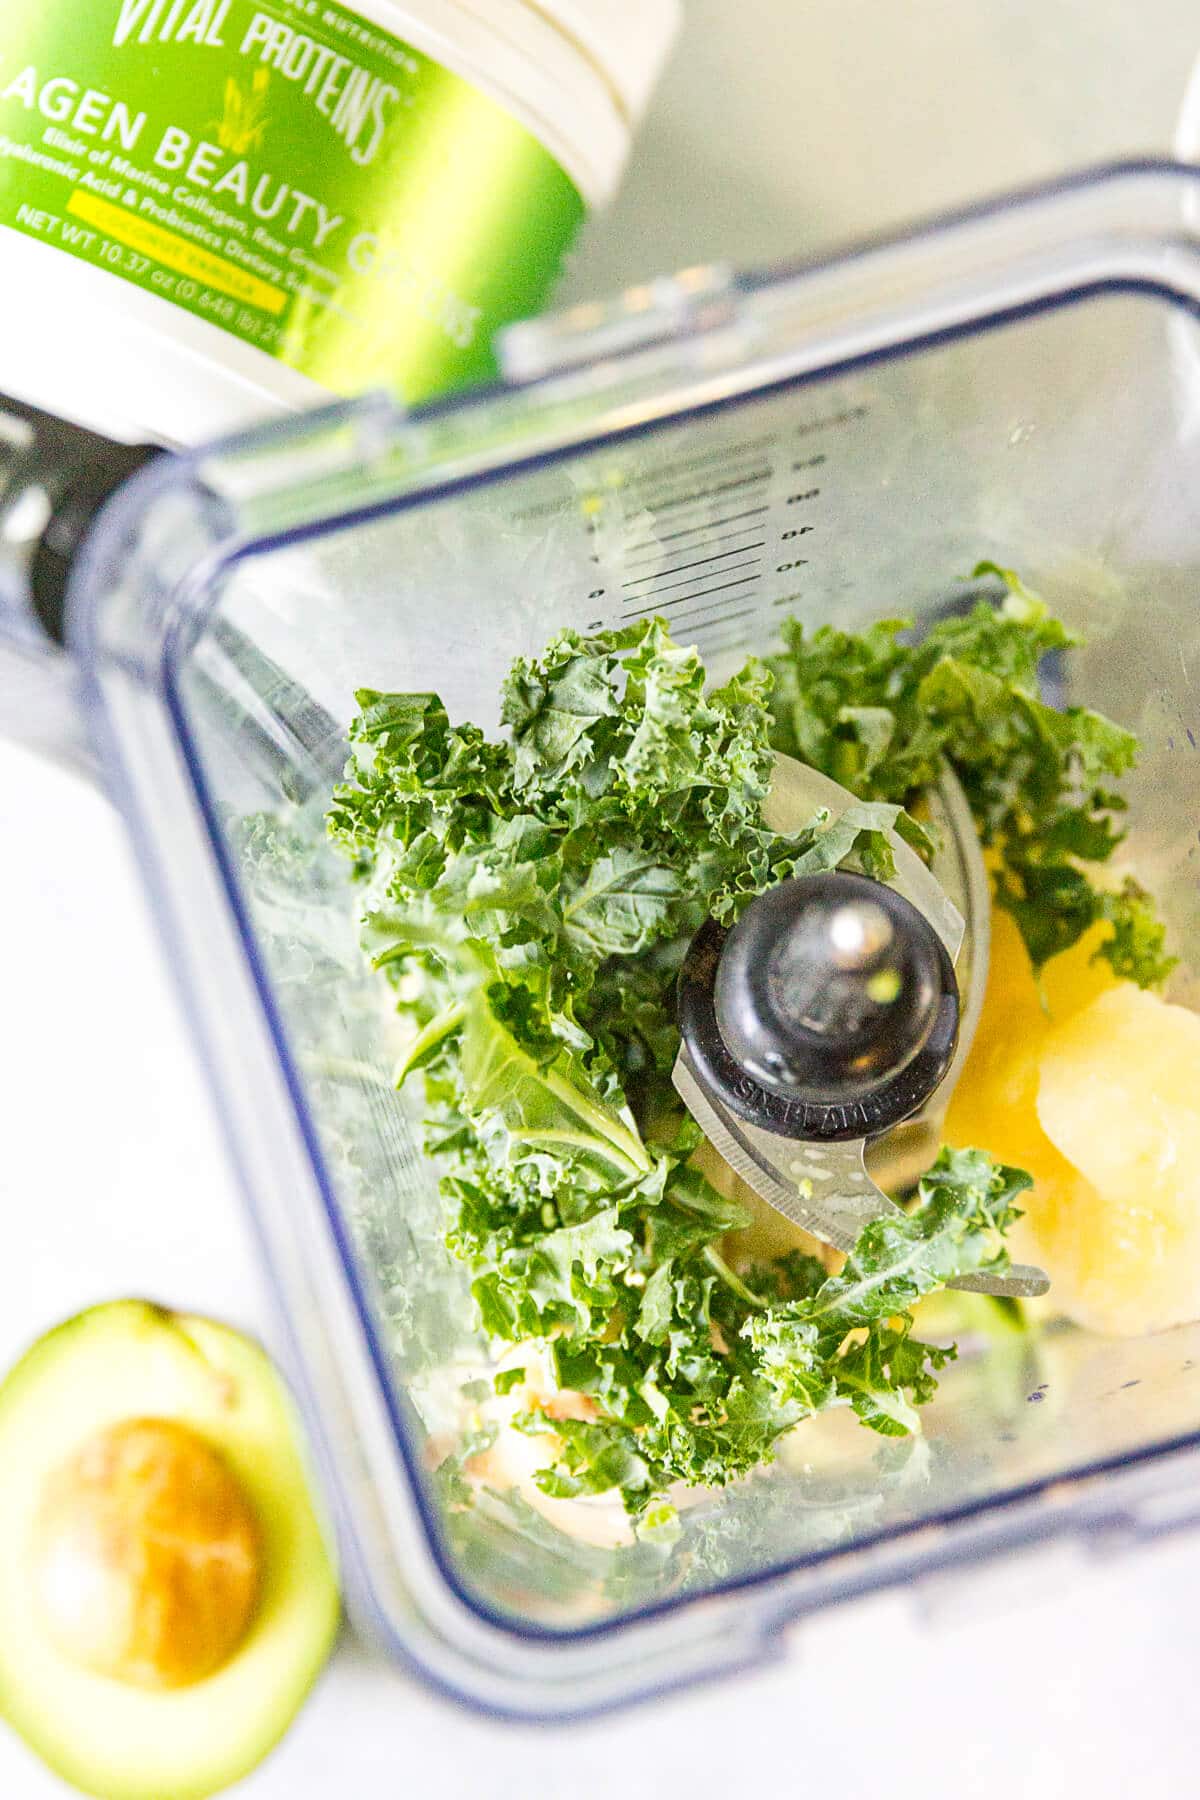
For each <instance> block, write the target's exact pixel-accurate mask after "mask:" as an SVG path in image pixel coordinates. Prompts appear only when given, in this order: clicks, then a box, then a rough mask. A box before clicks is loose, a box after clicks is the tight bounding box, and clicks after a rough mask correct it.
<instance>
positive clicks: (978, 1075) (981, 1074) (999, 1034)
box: [944, 909, 1116, 1188]
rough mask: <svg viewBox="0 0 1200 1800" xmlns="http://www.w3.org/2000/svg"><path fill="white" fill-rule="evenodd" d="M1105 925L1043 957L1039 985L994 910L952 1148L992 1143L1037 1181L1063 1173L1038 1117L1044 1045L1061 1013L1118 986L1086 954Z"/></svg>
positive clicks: (949, 1121)
mask: <svg viewBox="0 0 1200 1800" xmlns="http://www.w3.org/2000/svg"><path fill="white" fill-rule="evenodd" d="M1106 930H1107V927H1106V926H1102V925H1101V926H1096V927H1095V928H1094V929H1093V930H1091V931H1089V932H1088V933H1087V934H1086V935H1085V936H1084V937H1083V938H1081V939H1080V941H1079V943H1077V944H1075V945H1074V946H1073V947H1072V948H1071V949H1070V950H1067V951H1065V952H1064V953H1063V954H1062V955H1061V956H1056V957H1054V958H1053V960H1052V961H1051V962H1049V963H1047V965H1046V967H1045V969H1044V970H1043V971H1042V980H1041V987H1040V988H1039V986H1038V982H1037V979H1036V977H1035V976H1034V973H1033V965H1032V963H1031V962H1030V960H1029V953H1028V951H1027V950H1026V948H1025V945H1024V942H1023V940H1022V938H1021V934H1020V932H1019V931H1018V930H1017V927H1016V925H1015V923H1014V922H1013V919H1012V917H1011V915H1010V914H1008V913H1005V912H1001V911H999V909H997V911H996V912H995V913H994V914H993V917H992V950H991V958H990V961H989V964H988V979H987V988H986V990H985V994H984V1002H983V1011H982V1013H981V1015H980V1019H979V1029H978V1030H977V1032H976V1034H975V1042H974V1044H973V1045H972V1046H971V1054H970V1056H969V1057H968V1058H967V1062H966V1066H965V1068H964V1069H963V1072H962V1074H961V1076H960V1077H959V1081H958V1085H957V1087H956V1088H955V1090H954V1094H953V1096H952V1097H951V1100H950V1107H949V1110H948V1112H947V1114H946V1120H945V1125H944V1135H945V1138H946V1141H947V1143H950V1144H953V1145H954V1146H955V1147H956V1148H957V1149H960V1150H966V1149H971V1148H975V1147H977V1148H979V1149H981V1150H990V1151H991V1153H992V1155H993V1156H998V1157H999V1158H1000V1160H1001V1161H1002V1162H1007V1163H1013V1164H1015V1165H1016V1167H1017V1168H1021V1169H1028V1171H1029V1173H1030V1174H1031V1175H1032V1176H1033V1177H1034V1180H1035V1182H1037V1183H1038V1186H1039V1188H1040V1187H1041V1186H1042V1185H1051V1184H1053V1183H1054V1182H1056V1181H1062V1180H1065V1179H1066V1178H1067V1175H1068V1171H1067V1168H1066V1165H1065V1164H1064V1161H1063V1158H1062V1157H1061V1156H1060V1155H1059V1153H1058V1151H1057V1150H1056V1149H1055V1147H1054V1145H1053V1144H1052V1143H1051V1142H1050V1140H1049V1138H1048V1137H1047V1136H1046V1133H1045V1132H1044V1130H1043V1129H1042V1126H1041V1122H1040V1121H1039V1119H1038V1112H1037V1096H1038V1074H1039V1064H1040V1060H1041V1055H1042V1051H1043V1049H1044V1047H1045V1044H1046V1040H1047V1038H1048V1037H1049V1035H1050V1033H1051V1031H1052V1030H1053V1028H1054V1026H1055V1024H1056V1023H1057V1022H1058V1021H1059V1020H1062V1019H1066V1018H1069V1017H1070V1016H1071V1014H1072V1013H1073V1012H1075V1011H1077V1010H1078V1008H1079V1007H1081V1006H1085V1005H1086V1004H1087V1003H1088V1002H1089V1001H1091V1000H1093V999H1095V998H1096V996H1097V995H1098V994H1101V993H1103V992H1105V991H1106V989H1109V988H1112V987H1114V986H1115V985H1116V977H1115V976H1114V975H1113V973H1112V970H1111V969H1110V968H1109V965H1108V964H1107V963H1103V962H1100V963H1094V962H1093V961H1092V960H1091V959H1092V957H1093V956H1094V954H1095V952H1096V949H1097V946H1098V945H1099V944H1100V943H1102V942H1103V940H1104V934H1105V932H1106Z"/></svg>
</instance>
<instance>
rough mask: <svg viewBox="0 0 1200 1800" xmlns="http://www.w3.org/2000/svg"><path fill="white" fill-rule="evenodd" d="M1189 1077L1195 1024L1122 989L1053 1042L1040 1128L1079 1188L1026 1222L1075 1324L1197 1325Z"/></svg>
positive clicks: (1197, 1140)
mask: <svg viewBox="0 0 1200 1800" xmlns="http://www.w3.org/2000/svg"><path fill="white" fill-rule="evenodd" d="M1198 1077H1200V1018H1197V1017H1196V1015H1195V1014H1194V1013H1192V1012H1189V1011H1188V1010H1187V1009H1186V1008H1185V1007H1182V1006H1171V1005H1169V1004H1168V1003H1167V1002H1166V1001H1165V1000H1163V999H1161V998H1160V997H1159V996H1158V995H1157V994H1151V993H1143V992H1141V990H1140V989H1138V988H1136V987H1133V986H1132V985H1131V984H1129V983H1124V982H1123V983H1121V985H1120V986H1119V987H1117V988H1115V989H1114V990H1113V991H1112V992H1111V993H1107V994H1102V995H1101V996H1100V998H1099V999H1098V1000H1094V1001H1093V1002H1092V1004H1091V1005H1090V1006H1086V1007H1084V1008H1083V1010H1082V1011H1080V1012H1077V1013H1075V1014H1074V1015H1073V1016H1072V1017H1071V1018H1070V1019H1068V1020H1067V1021H1066V1022H1065V1023H1063V1024H1061V1025H1059V1026H1057V1027H1056V1029H1055V1030H1054V1031H1053V1032H1052V1033H1051V1034H1050V1037H1049V1039H1048V1041H1047V1043H1046V1046H1045V1049H1044V1050H1043V1053H1042V1057H1041V1080H1040V1085H1039V1088H1038V1117H1039V1119H1040V1121H1041V1124H1042V1128H1043V1130H1044V1131H1045V1132H1046V1135H1047V1137H1048V1138H1049V1139H1050V1140H1051V1142H1052V1143H1053V1144H1054V1145H1055V1146H1056V1148H1057V1149H1058V1150H1059V1151H1060V1152H1061V1153H1062V1155H1063V1156H1064V1157H1065V1158H1067V1160H1068V1162H1069V1164H1070V1165H1071V1167H1072V1168H1073V1169H1075V1170H1077V1171H1078V1172H1079V1177H1078V1179H1077V1181H1076V1184H1075V1187H1074V1190H1073V1191H1072V1192H1068V1191H1067V1190H1065V1189H1063V1190H1062V1191H1060V1192H1057V1193H1051V1194H1049V1195H1047V1197H1046V1201H1045V1203H1044V1204H1042V1205H1041V1206H1039V1207H1038V1208H1037V1209H1031V1215H1030V1216H1031V1219H1032V1220H1033V1222H1034V1230H1035V1234H1036V1236H1037V1237H1038V1239H1039V1241H1040V1242H1042V1243H1043V1244H1044V1245H1045V1254H1046V1257H1047V1259H1048V1261H1049V1263H1050V1264H1054V1263H1058V1264H1059V1267H1060V1279H1061V1280H1062V1282H1063V1284H1064V1289H1065V1290H1066V1292H1065V1294H1064V1304H1065V1305H1066V1307H1067V1310H1069V1311H1070V1312H1071V1314H1072V1316H1073V1317H1074V1318H1077V1319H1078V1320H1079V1321H1080V1323H1081V1324H1085V1325H1090V1326H1092V1327H1093V1329H1095V1330H1103V1331H1109V1332H1116V1333H1120V1334H1121V1335H1126V1334H1132V1333H1135V1332H1141V1331H1156V1330H1161V1329H1163V1328H1164V1327H1165V1326H1168V1325H1179V1324H1182V1323H1183V1322H1184V1321H1185V1320H1188V1319H1195V1318H1196V1317H1198V1316H1200V1080H1198ZM1052 1272H1053V1269H1052ZM1068 1296H1069V1298H1068Z"/></svg>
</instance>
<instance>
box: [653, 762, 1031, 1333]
mask: <svg viewBox="0 0 1200 1800" xmlns="http://www.w3.org/2000/svg"><path fill="white" fill-rule="evenodd" d="M853 804H854V796H853V795H852V794H850V793H849V792H848V791H847V790H846V789H845V788H843V787H841V786H839V784H838V783H837V782H836V781H832V780H831V779H830V778H829V776H827V775H822V774H820V773H819V772H818V771H817V770H816V769H810V768H809V767H808V766H807V765H806V764H804V763H800V762H797V761H796V760H795V759H794V758H792V757H790V756H778V757H776V759H775V768H774V772H773V775H772V780H771V791H770V793H769V794H768V796H767V799H766V801H765V802H764V804H763V820H764V822H765V823H766V824H767V825H768V826H770V828H771V829H772V830H773V831H778V832H781V833H785V834H790V833H793V832H797V831H800V830H802V829H803V827H804V826H806V825H807V824H808V823H809V821H810V820H811V819H812V817H813V814H814V813H815V812H817V811H819V810H820V809H821V808H822V807H827V808H828V809H829V811H830V812H833V813H839V812H842V811H844V810H845V808H846V807H847V806H850V805H853ZM930 811H931V814H932V821H931V822H932V823H933V825H934V828H935V830H936V832H937V835H938V839H939V846H940V847H939V852H938V855H937V856H936V857H935V859H934V867H933V869H929V868H927V867H926V865H925V864H924V863H923V862H922V861H921V858H920V857H919V856H918V855H917V854H916V852H915V851H914V850H913V849H911V848H910V846H909V845H908V844H906V843H905V842H904V841H903V839H901V838H900V837H899V836H897V834H896V833H895V832H889V833H888V834H887V837H888V842H889V844H890V845H891V849H892V853H893V856H894V857H895V861H896V877H895V881H894V883H893V884H892V885H893V886H894V887H895V888H896V889H897V890H898V892H900V893H901V894H903V895H904V897H905V899H906V900H910V901H911V902H912V904H913V905H914V906H916V907H917V908H919V910H920V911H921V912H922V913H924V914H925V916H926V918H927V919H929V921H930V923H931V924H932V925H933V928H934V930H935V931H936V932H937V934H938V936H939V937H940V938H941V940H942V942H943V943H944V944H945V946H946V949H947V951H948V952H949V954H950V957H951V960H952V961H953V962H954V963H955V965H956V972H958V974H959V983H960V989H961V991H962V993H963V996H964V998H963V1010H962V1017H961V1021H960V1025H959V1040H958V1047H957V1049H956V1051H955V1054H954V1060H953V1062H952V1063H951V1065H950V1068H949V1070H948V1071H947V1074H946V1076H945V1078H944V1079H943V1081H942V1083H941V1085H940V1086H939V1088H938V1091H937V1093H936V1094H935V1095H934V1096H933V1098H932V1099H931V1101H930V1102H929V1104H928V1105H927V1106H926V1107H925V1108H924V1110H923V1111H922V1113H920V1114H919V1115H917V1117H916V1118H914V1119H912V1120H908V1121H906V1122H905V1123H904V1124H903V1125H901V1126H899V1127H897V1129H896V1130H895V1131H894V1132H891V1133H889V1134H888V1135H887V1137H885V1138H883V1139H881V1140H879V1141H878V1142H876V1143H872V1144H871V1145H869V1146H868V1144H867V1142H866V1140H865V1139H861V1138H860V1139H857V1140H855V1141H853V1142H851V1143H841V1144H814V1143H809V1142H807V1141H801V1140H797V1139H792V1138H785V1137H781V1136H779V1135H778V1134H777V1133H775V1132H770V1131H765V1130H763V1129H762V1128H761V1127H758V1126H755V1125H751V1124H748V1123H747V1122H746V1121H745V1120H743V1119H740V1118H737V1117H736V1116H735V1115H734V1114H733V1113H731V1112H730V1111H729V1110H728V1108H726V1107H725V1106H723V1105H722V1104H721V1101H720V1099H719V1098H718V1097H717V1096H716V1095H715V1094H712V1093H710V1092H709V1090H708V1089H707V1088H706V1087H705V1085H704V1083H703V1082H702V1081H701V1079H700V1077H699V1075H698V1073H697V1071H696V1068H695V1066H694V1064H693V1063H692V1060H691V1058H690V1056H689V1055H688V1053H687V1050H686V1049H685V1048H681V1049H680V1051H679V1054H678V1056H677V1057H676V1060H675V1067H674V1070H673V1072H672V1080H673V1082H674V1085H675V1089H676V1092H677V1093H678V1094H679V1096H680V1098H681V1099H682V1101H683V1103H684V1105H685V1106H686V1107H687V1109H688V1111H689V1112H690V1113H691V1115H692V1117H693V1118H694V1119H695V1120H696V1122H697V1124H698V1125H699V1126H700V1128H701V1130H702V1131H703V1132H704V1134H705V1136H706V1137H707V1138H708V1139H709V1141H710V1143H711V1144H712V1145H713V1147H714V1149H715V1150H716V1151H717V1152H718V1154H719V1155H720V1156H721V1157H722V1158H723V1159H724V1161H725V1162H727V1163H728V1165H729V1167H730V1168H731V1169H732V1170H733V1172H734V1173H735V1174H736V1175H738V1176H739V1177H740V1178H741V1180H742V1181H744V1182H745V1183H746V1185H747V1186H748V1187H749V1188H751V1189H752V1190H753V1191H754V1192H755V1193H756V1194H757V1195H758V1196H759V1198H760V1199H761V1200H764V1201H765V1202H766V1203H767V1205H768V1206H771V1207H773V1208H774V1209H775V1211H776V1212H779V1213H782V1214H783V1216H784V1217H785V1218H787V1219H790V1220H791V1221H792V1223H793V1224H795V1225H799V1226H801V1227H802V1228H803V1229H804V1230H805V1231H808V1232H810V1233H811V1234H812V1236H814V1237H817V1238H820V1239H821V1241H822V1242H823V1243H827V1244H832V1245H833V1247H834V1248H835V1249H837V1250H842V1251H848V1250H850V1249H851V1248H852V1247H853V1245H854V1242H855V1239H856V1238H857V1237H858V1234H859V1232H860V1231H861V1230H862V1228H863V1226H864V1225H868V1224H870V1223H871V1222H872V1220H874V1219H879V1218H886V1216H887V1215H888V1214H889V1213H893V1212H898V1211H899V1210H900V1208H899V1207H898V1206H897V1205H896V1203H895V1201H893V1200H892V1199H890V1198H889V1196H888V1195H887V1193H885V1191H884V1189H883V1187H881V1186H880V1181H879V1177H882V1178H883V1179H884V1180H886V1181H887V1182H888V1185H889V1186H895V1187H896V1188H897V1190H898V1191H899V1190H901V1189H902V1188H904V1187H907V1186H910V1185H913V1184H915V1182H916V1181H917V1179H918V1178H919V1177H920V1175H922V1174H923V1173H924V1171H925V1169H926V1168H927V1167H928V1166H929V1164H930V1162H931V1161H932V1160H933V1157H934V1156H935V1155H936V1154H937V1151H938V1148H939V1146H940V1141H941V1134H940V1129H939V1127H940V1122H941V1119H942V1117H943V1115H944V1113H945V1110H946V1104H947V1102H948V1100H949V1098H950V1093H951V1091H952V1089H953V1087H954V1084H955V1082H956V1081H957V1080H958V1077H959V1075H960V1074H961V1073H962V1068H963V1064H964V1063H965V1061H966V1058H967V1055H968V1052H969V1050H970V1047H971V1041H972V1039H973V1037H974V1035H975V1028H976V1026H977V1024H978V1022H979V1014H980V1009H981V1008H982V1005H983V993H984V988H985V985H986V981H987V964H988V945H989V920H990V911H991V901H990V891H989V885H988V877H987V871H986V869H985V868H984V865H983V858H982V856H981V855H980V852H979V841H978V838H977V836H976V833H975V827H974V824H973V822H972V819H971V814H970V810H969V808H968V806H967V800H966V796H965V795H964V793H963V791H962V788H961V786H960V785H959V783H958V781H957V779H956V778H955V776H954V775H953V774H952V773H951V771H950V769H949V767H947V768H946V770H945V773H944V775H943V778H942V780H941V782H940V783H939V785H938V788H937V789H936V790H935V791H934V793H933V794H932V795H931V805H930ZM952 895H953V898H951V896H952ZM955 901H958V902H960V903H961V910H960V906H959V905H956V904H955ZM964 914H965V917H964ZM968 924H969V926H970V930H969V931H968V929H967V927H968ZM967 957H969V959H970V962H969V967H968V966H967V964H966V962H965V959H966V958H967ZM893 1146H894V1148H893ZM868 1150H869V1151H870V1157H871V1167H870V1168H868V1166H867V1160H866V1159H867V1154H868ZM950 1285H951V1286H952V1287H956V1288H961V1289H963V1290H964V1291H965V1292H969V1293H980V1294H995V1295H1000V1296H1007V1297H1009V1298H1017V1299H1033V1298H1035V1297H1036V1296H1037V1295H1039V1294H1044V1293H1045V1292H1046V1290H1047V1289H1048V1287H1049V1286H1050V1281H1049V1277H1048V1276H1047V1275H1046V1273H1045V1271H1044V1270H1042V1269H1038V1268H1035V1267H1033V1266H1032V1265H1029V1264H1024V1263H1014V1264H1013V1265H1012V1266H1011V1267H1010V1268H1009V1269H1007V1270H1006V1271H1005V1272H1004V1274H1002V1275H964V1276H962V1277H961V1278H960V1279H959V1280H958V1281H954V1282H951V1283H950Z"/></svg>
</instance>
